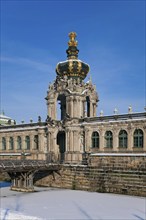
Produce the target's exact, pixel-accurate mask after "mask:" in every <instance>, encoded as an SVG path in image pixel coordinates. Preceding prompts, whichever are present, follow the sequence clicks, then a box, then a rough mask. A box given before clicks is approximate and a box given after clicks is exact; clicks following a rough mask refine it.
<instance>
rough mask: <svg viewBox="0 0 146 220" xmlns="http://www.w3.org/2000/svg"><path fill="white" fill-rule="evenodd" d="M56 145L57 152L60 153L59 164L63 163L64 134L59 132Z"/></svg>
mask: <svg viewBox="0 0 146 220" xmlns="http://www.w3.org/2000/svg"><path fill="white" fill-rule="evenodd" d="M57 145H59V152H60V162H61V163H63V161H64V160H65V151H66V146H65V132H64V131H59V132H58V134H57Z"/></svg>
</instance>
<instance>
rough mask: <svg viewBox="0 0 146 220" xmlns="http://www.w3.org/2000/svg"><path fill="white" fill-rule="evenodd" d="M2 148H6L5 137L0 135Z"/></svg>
mask: <svg viewBox="0 0 146 220" xmlns="http://www.w3.org/2000/svg"><path fill="white" fill-rule="evenodd" d="M2 150H6V138H5V137H2Z"/></svg>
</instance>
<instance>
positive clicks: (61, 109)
mask: <svg viewBox="0 0 146 220" xmlns="http://www.w3.org/2000/svg"><path fill="white" fill-rule="evenodd" d="M65 116H66V97H65V95H64V94H61V95H59V96H58V99H57V119H58V120H63V119H64V118H65Z"/></svg>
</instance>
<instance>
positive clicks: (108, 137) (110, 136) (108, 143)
mask: <svg viewBox="0 0 146 220" xmlns="http://www.w3.org/2000/svg"><path fill="white" fill-rule="evenodd" d="M105 140H106V147H107V148H113V134H112V132H111V131H106V133H105Z"/></svg>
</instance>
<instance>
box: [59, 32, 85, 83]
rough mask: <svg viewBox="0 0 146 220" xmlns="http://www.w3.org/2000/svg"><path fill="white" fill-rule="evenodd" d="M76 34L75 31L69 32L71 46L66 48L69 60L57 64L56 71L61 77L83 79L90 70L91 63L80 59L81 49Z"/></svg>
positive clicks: (69, 44)
mask: <svg viewBox="0 0 146 220" xmlns="http://www.w3.org/2000/svg"><path fill="white" fill-rule="evenodd" d="M76 36H77V35H76V33H75V32H71V33H69V37H70V40H69V42H68V46H69V47H68V49H67V50H66V53H67V58H68V60H66V61H63V62H59V63H58V64H57V66H56V73H57V75H58V76H60V77H63V76H67V77H68V78H80V79H81V80H83V79H85V77H86V76H87V74H88V72H89V65H88V64H86V63H84V62H82V61H81V60H79V59H78V53H79V50H78V49H77V44H78V42H77V41H76V40H75V38H76Z"/></svg>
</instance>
